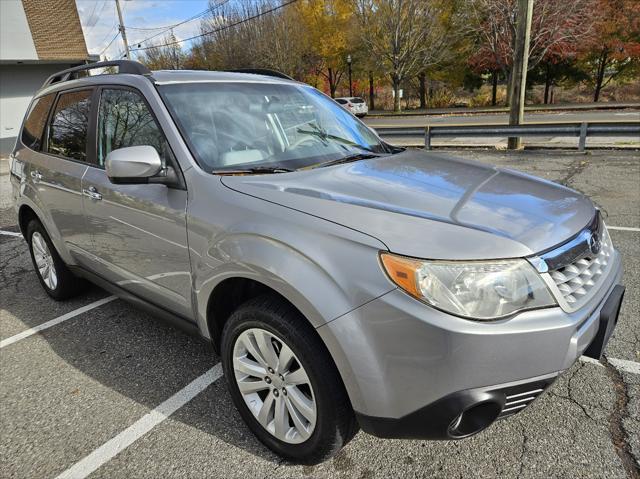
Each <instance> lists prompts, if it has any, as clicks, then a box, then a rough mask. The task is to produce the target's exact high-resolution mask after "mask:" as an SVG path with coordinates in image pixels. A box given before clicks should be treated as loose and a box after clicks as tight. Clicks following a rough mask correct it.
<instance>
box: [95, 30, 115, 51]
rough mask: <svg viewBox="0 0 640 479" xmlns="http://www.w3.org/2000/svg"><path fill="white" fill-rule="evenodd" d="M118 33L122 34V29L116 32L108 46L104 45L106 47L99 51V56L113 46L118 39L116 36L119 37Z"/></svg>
mask: <svg viewBox="0 0 640 479" xmlns="http://www.w3.org/2000/svg"><path fill="white" fill-rule="evenodd" d="M118 35H120V31H117V32H116V34H115V35H114V36H113V38H112V39H111V41H110V42H109V44H108V45H107V46H106V47H104V49H103V50H102V51H101V52H100V53H98V56H102V54H103V53H104V52H106V51H107V49H108V48H109V47H110V46H111V44H112V43H113V42H115V41H116V38H118Z"/></svg>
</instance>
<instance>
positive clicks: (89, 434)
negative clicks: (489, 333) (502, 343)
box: [0, 150, 640, 479]
mask: <svg viewBox="0 0 640 479" xmlns="http://www.w3.org/2000/svg"><path fill="white" fill-rule="evenodd" d="M446 153H447V154H451V155H455V154H459V155H462V156H464V157H467V158H475V159H479V160H481V161H487V162H492V163H497V164H499V165H502V166H507V167H511V168H516V169H520V170H523V171H525V172H528V173H532V174H534V175H538V176H541V177H544V178H547V179H549V180H553V181H558V182H561V183H563V184H565V185H568V186H570V187H572V188H575V189H577V190H580V191H582V192H584V193H586V194H587V195H589V196H591V198H593V200H594V201H595V202H596V203H597V204H598V206H600V207H601V208H602V210H603V213H604V215H605V218H606V222H607V224H608V225H609V226H610V227H616V228H618V229H611V231H610V233H611V236H612V238H613V241H614V243H615V245H616V247H617V248H618V249H619V250H620V251H621V252H622V255H623V261H624V263H625V278H624V281H625V284H626V287H627V291H626V297H625V302H624V304H623V307H622V311H621V317H620V320H619V324H618V327H617V329H616V332H615V334H614V336H613V338H612V339H611V341H610V343H609V346H608V348H607V358H608V359H607V360H606V361H604V362H603V363H596V362H594V361H578V362H577V363H576V364H575V365H574V367H573V368H571V369H570V370H569V371H567V372H566V373H565V374H564V375H563V376H562V377H561V379H560V380H559V381H558V382H557V383H556V384H555V385H554V386H553V387H552V388H551V390H550V391H548V392H547V393H546V394H544V395H543V396H542V397H541V398H540V399H539V400H537V401H536V402H535V403H534V404H533V405H532V406H530V407H529V408H527V409H526V410H525V411H524V412H522V413H520V414H518V415H516V416H514V417H512V418H511V419H508V420H506V421H502V422H499V423H496V424H495V425H494V426H492V427H491V428H489V429H488V430H487V431H485V432H483V433H481V434H479V435H477V436H475V437H473V438H471V439H467V440H463V441H458V442H425V441H395V440H394V441H384V440H380V439H377V438H374V437H371V436H368V435H366V434H363V433H359V434H358V435H357V436H356V438H355V439H354V440H353V441H352V442H351V443H350V444H349V445H348V446H347V447H346V448H345V449H344V450H343V451H342V452H341V453H340V454H339V455H338V456H336V457H335V458H334V459H333V460H331V461H328V462H326V463H324V464H320V465H317V466H313V467H311V466H305V467H303V466H294V465H290V464H288V463H286V462H283V461H281V460H280V459H278V458H277V457H276V456H274V455H273V454H271V453H270V452H269V451H268V450H267V449H265V448H264V447H263V446H262V445H261V444H260V443H259V442H258V441H257V440H256V439H255V438H254V437H253V436H252V434H251V433H250V432H249V430H248V429H247V428H246V427H245V426H244V424H243V423H242V420H241V419H240V417H239V415H238V413H237V412H236V410H235V408H234V407H233V405H232V403H231V399H230V396H229V394H228V393H227V390H226V385H225V383H224V378H222V377H221V376H220V371H219V367H216V364H217V363H218V358H217V357H216V356H215V355H214V354H213V353H212V351H211V350H210V348H209V346H208V345H207V344H206V343H204V342H203V341H201V340H199V339H198V338H194V337H192V336H189V335H187V334H185V333H183V332H181V331H179V330H176V329H173V328H172V327H170V326H168V325H165V324H164V323H162V322H160V321H157V320H155V319H154V318H152V317H150V316H149V315H147V314H145V313H142V312H139V311H137V310H135V309H134V308H132V307H131V306H129V305H128V304H126V303H124V302H123V301H121V300H109V301H103V302H102V303H100V305H98V306H95V305H94V304H93V303H95V302H96V301H99V300H101V299H103V298H107V297H108V296H109V295H108V294H107V293H106V292H104V291H102V290H100V289H98V288H92V289H91V290H90V291H88V292H87V293H86V294H85V295H83V296H81V297H79V298H76V299H74V300H72V301H68V302H63V303H56V302H54V301H53V300H51V299H49V297H48V296H46V294H45V293H44V291H43V290H42V289H41V287H40V285H39V283H38V281H37V279H36V275H35V272H34V271H33V270H32V266H31V262H30V259H29V255H28V251H27V247H26V244H25V243H24V241H23V240H22V238H21V237H19V235H18V234H17V232H18V228H17V226H16V223H17V221H16V217H15V214H14V212H13V210H12V208H11V206H10V188H9V175H8V164H7V161H4V160H3V161H0V230H1V231H2V233H1V234H0V265H1V266H0V340H1V341H2V342H0V421H1V422H0V477H3V478H5V477H6V478H34V477H37V478H54V477H57V476H59V475H63V476H62V477H73V478H80V477H88V476H90V477H92V478H94V477H95V478H97V477H104V478H160V477H162V478H165V477H166V478H173V477H179V478H204V477H220V478H236V477H238V478H240V477H242V478H244V477H247V478H254V477H255V478H259V477H278V478H287V477H313V478H316V477H317V478H322V477H344V478H346V477H349V478H352V477H353V478H363V479H364V478H387V477H464V478H469V477H501V478H515V477H523V478H525V477H562V478H565V477H567V478H568V477H580V478H587V477H593V478H622V477H635V478H637V477H640V469H639V466H638V464H639V463H640V155H639V154H638V152H637V151H605V150H599V151H593V152H590V153H588V154H586V155H585V154H579V153H577V152H574V151H571V152H568V151H551V150H535V151H524V152H516V153H507V152H497V151H493V150H492V151H470V150H463V151H452V150H448V151H447V152H446ZM87 305H91V306H92V307H91V308H85V310H80V311H78V310H79V308H83V307H85V306H87ZM76 313H77V314H76ZM56 318H62V319H65V318H69V319H66V320H63V321H61V322H59V323H58V324H55V325H53V326H50V327H45V328H44V329H42V330H41V331H39V332H37V333H36V334H32V335H29V336H26V334H25V332H30V330H31V328H38V327H42V325H45V326H47V325H49V324H50V323H48V322H49V321H51V320H54V319H56ZM21 333H22V336H16V335H20V334H21ZM23 336H26V337H23ZM523 360H526V358H523Z"/></svg>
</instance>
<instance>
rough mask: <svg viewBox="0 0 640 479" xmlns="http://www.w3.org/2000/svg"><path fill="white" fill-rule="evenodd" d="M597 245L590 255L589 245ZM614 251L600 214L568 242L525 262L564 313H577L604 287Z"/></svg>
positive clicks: (612, 262)
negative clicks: (543, 283)
mask: <svg viewBox="0 0 640 479" xmlns="http://www.w3.org/2000/svg"><path fill="white" fill-rule="evenodd" d="M594 239H596V240H597V241H599V242H600V245H601V246H600V250H599V251H597V250H596V251H597V253H593V252H592V251H591V249H590V246H591V242H592V241H593V240H594ZM614 255H615V249H614V248H613V243H612V242H611V237H610V236H609V231H608V230H607V227H606V226H605V224H604V222H603V221H602V218H601V216H600V212H597V213H596V216H595V218H594V220H592V221H591V223H590V224H589V225H587V227H585V228H584V229H583V230H582V231H581V232H580V233H578V234H577V235H576V236H575V237H574V238H573V239H572V240H570V241H569V242H567V243H565V244H563V245H561V246H559V247H557V248H555V249H553V250H551V251H548V252H546V253H544V254H541V255H539V256H535V257H530V258H528V260H529V262H530V263H531V264H532V265H533V266H534V267H535V268H536V270H537V271H538V272H539V273H540V276H541V277H542V279H543V280H544V282H545V283H546V284H547V287H548V288H549V290H550V291H551V293H552V294H553V296H554V297H555V299H556V301H557V302H558V305H559V306H560V307H561V308H562V309H563V310H564V311H566V312H568V313H572V312H574V311H577V310H578V309H580V308H581V307H582V306H584V305H585V304H586V303H588V302H589V300H590V299H591V298H592V297H593V296H595V294H596V293H597V292H598V291H599V290H600V288H601V287H602V286H603V285H604V284H605V283H606V278H607V277H608V276H609V273H610V271H611V269H612V268H613V265H614Z"/></svg>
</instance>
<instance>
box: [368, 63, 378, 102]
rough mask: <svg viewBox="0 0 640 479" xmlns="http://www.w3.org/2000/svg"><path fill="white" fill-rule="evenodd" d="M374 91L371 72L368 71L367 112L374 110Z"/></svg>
mask: <svg viewBox="0 0 640 479" xmlns="http://www.w3.org/2000/svg"><path fill="white" fill-rule="evenodd" d="M375 108H376V106H375V91H374V88H373V72H372V71H371V70H369V110H375Z"/></svg>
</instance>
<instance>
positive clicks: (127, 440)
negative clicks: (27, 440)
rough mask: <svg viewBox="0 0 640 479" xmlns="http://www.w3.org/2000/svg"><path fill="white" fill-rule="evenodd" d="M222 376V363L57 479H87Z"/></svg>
mask: <svg viewBox="0 0 640 479" xmlns="http://www.w3.org/2000/svg"><path fill="white" fill-rule="evenodd" d="M221 376H222V366H221V365H220V363H218V364H216V365H215V366H214V367H212V368H211V369H209V370H208V371H207V372H206V373H204V374H202V375H201V376H199V377H197V378H196V379H194V380H193V381H191V382H190V383H189V384H187V385H186V386H185V387H184V388H182V389H181V390H180V391H178V392H177V393H175V394H174V395H173V396H171V397H170V398H169V399H167V400H166V401H164V402H163V403H162V404H160V405H159V406H158V407H156V408H155V409H154V410H152V411H151V412H149V413H147V414H145V415H144V416H143V417H141V418H140V419H138V420H137V421H136V422H135V423H133V424H132V425H131V426H129V427H128V428H127V429H125V430H124V431H122V432H121V433H120V434H118V435H117V436H115V437H114V438H112V439H110V440H109V441H107V442H105V443H104V444H103V445H102V446H100V447H99V448H98V449H96V450H94V451H93V452H92V453H90V454H89V455H88V456H86V457H84V458H83V459H81V460H80V461H78V462H76V463H75V464H74V465H73V466H71V467H70V468H69V469H67V470H66V471H64V472H63V473H62V474H60V475H59V476H57V478H56V479H63V478H64V479H83V478H85V477H87V476H88V475H89V474H91V473H92V472H94V471H95V470H96V469H98V468H99V467H100V466H102V465H103V464H105V463H107V462H108V461H110V460H111V459H113V458H114V457H115V456H116V455H117V454H119V453H120V452H122V451H124V450H125V449H126V448H127V447H129V446H130V445H131V444H133V443H134V442H135V441H137V440H138V439H140V438H141V437H142V436H144V435H145V434H147V433H148V432H149V431H151V430H152V429H153V428H154V427H156V426H157V425H158V424H160V423H161V422H162V421H164V420H165V419H167V418H168V417H169V416H171V415H172V414H173V413H174V412H176V411H177V410H178V409H180V408H181V407H182V406H184V405H185V404H187V403H188V402H189V401H191V400H192V399H193V398H194V397H196V396H197V395H198V394H200V393H201V392H202V391H204V390H205V389H206V388H207V387H208V386H210V385H211V384H213V383H214V382H215V381H217V380H218V379H220V377H221Z"/></svg>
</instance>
